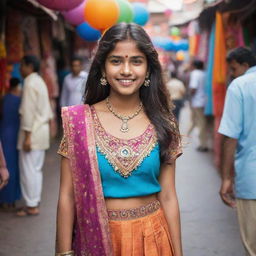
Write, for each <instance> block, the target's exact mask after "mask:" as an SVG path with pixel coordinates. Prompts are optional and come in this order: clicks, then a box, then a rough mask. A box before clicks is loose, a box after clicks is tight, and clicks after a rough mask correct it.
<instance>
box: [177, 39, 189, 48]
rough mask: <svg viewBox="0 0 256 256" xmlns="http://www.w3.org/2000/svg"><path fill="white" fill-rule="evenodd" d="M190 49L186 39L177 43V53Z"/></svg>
mask: <svg viewBox="0 0 256 256" xmlns="http://www.w3.org/2000/svg"><path fill="white" fill-rule="evenodd" d="M188 48H189V45H188V40H186V39H181V40H179V41H177V42H175V49H176V50H175V51H180V50H182V51H187V50H188Z"/></svg>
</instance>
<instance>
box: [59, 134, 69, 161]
mask: <svg viewBox="0 0 256 256" xmlns="http://www.w3.org/2000/svg"><path fill="white" fill-rule="evenodd" d="M57 153H58V154H59V155H61V156H64V157H66V158H69V156H68V143H67V139H66V137H65V136H63V137H62V140H61V142H60V146H59V149H58V151H57Z"/></svg>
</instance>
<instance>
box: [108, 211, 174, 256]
mask: <svg viewBox="0 0 256 256" xmlns="http://www.w3.org/2000/svg"><path fill="white" fill-rule="evenodd" d="M109 225H110V231H111V238H112V244H113V250H114V256H174V252H173V247H172V242H171V238H170V234H169V231H168V225H167V222H166V219H165V216H164V213H163V210H162V209H161V208H160V209H157V210H156V211H154V212H153V213H150V214H148V215H147V216H144V217H139V218H134V219H129V220H109Z"/></svg>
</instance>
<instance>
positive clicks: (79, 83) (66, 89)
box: [60, 57, 88, 107]
mask: <svg viewBox="0 0 256 256" xmlns="http://www.w3.org/2000/svg"><path fill="white" fill-rule="evenodd" d="M87 76H88V74H87V72H86V71H83V70H82V59H80V58H78V57H76V58H73V59H72V62H71V73H70V74H68V75H67V76H66V77H65V78H64V83H63V86H62V91H61V97H60V105H61V107H64V106H72V105H76V104H81V103H82V101H83V92H84V89H85V84H86V80H87Z"/></svg>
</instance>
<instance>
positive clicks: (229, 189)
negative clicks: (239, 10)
mask: <svg viewBox="0 0 256 256" xmlns="http://www.w3.org/2000/svg"><path fill="white" fill-rule="evenodd" d="M234 61H235V62H237V63H240V64H242V65H243V66H244V68H246V67H247V69H248V68H249V69H248V70H247V71H246V72H245V74H244V75H241V76H239V77H237V78H236V79H234V80H233V81H232V82H231V84H230V85H229V87H228V89H227V94H226V99H225V106H224V112H223V116H222V119H221V123H220V127H219V133H221V134H222V135H224V141H223V148H222V151H223V162H222V165H221V174H222V184H221V188H220V196H221V199H222V200H223V202H224V203H225V204H227V205H228V206H230V207H233V208H235V207H236V208H237V214H238V221H239V227H240V233H241V238H242V242H243V245H244V248H245V251H246V255H248V256H256V242H255V241H256V157H255V156H256V140H255V131H256V94H255V92H256V57H255V56H254V55H253V53H252V52H251V50H249V49H247V48H242V47H239V48H236V49H234V50H233V51H231V52H230V53H229V54H228V56H227V62H228V64H231V65H232V63H234ZM231 67H232V66H231ZM234 160H235V176H234V177H233V175H232V169H233V161H234ZM233 188H234V190H233Z"/></svg>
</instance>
